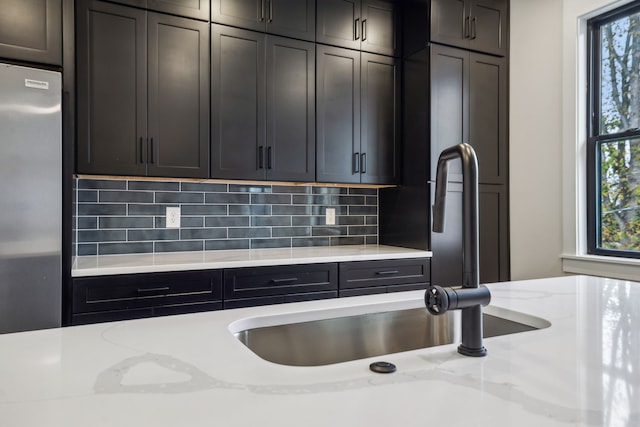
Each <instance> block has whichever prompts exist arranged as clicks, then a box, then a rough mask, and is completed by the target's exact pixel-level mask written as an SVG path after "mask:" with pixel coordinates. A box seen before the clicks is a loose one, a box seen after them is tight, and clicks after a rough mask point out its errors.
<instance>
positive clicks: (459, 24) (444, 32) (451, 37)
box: [431, 0, 471, 48]
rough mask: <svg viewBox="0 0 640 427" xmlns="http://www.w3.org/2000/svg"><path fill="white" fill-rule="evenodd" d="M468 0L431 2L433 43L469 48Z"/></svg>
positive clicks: (433, 0) (432, 0) (437, 0)
mask: <svg viewBox="0 0 640 427" xmlns="http://www.w3.org/2000/svg"><path fill="white" fill-rule="evenodd" d="M467 1H468V0H431V41H434V42H438V43H443V44H448V45H451V46H458V47H464V48H466V47H468V46H469V39H468V38H467V32H468V28H469V25H470V19H471V18H470V17H469V16H468V12H467V8H468V7H467V5H466V3H467Z"/></svg>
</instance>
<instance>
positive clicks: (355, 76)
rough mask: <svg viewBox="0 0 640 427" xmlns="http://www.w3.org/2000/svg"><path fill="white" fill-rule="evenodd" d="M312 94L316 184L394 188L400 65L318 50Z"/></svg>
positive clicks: (327, 48)
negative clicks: (315, 106)
mask: <svg viewBox="0 0 640 427" xmlns="http://www.w3.org/2000/svg"><path fill="white" fill-rule="evenodd" d="M316 90H317V108H318V111H317V116H316V120H317V129H318V130H317V142H316V144H317V149H316V152H317V154H316V156H317V173H316V180H317V181H318V182H342V183H368V184H392V183H395V182H397V178H398V170H399V165H398V161H399V144H400V122H399V117H400V105H399V102H400V65H399V61H398V60H396V59H395V58H393V57H387V56H382V55H373V54H369V53H365V52H363V53H360V52H357V51H353V50H349V49H342V48H337V47H331V46H321V45H318V46H317V83H316Z"/></svg>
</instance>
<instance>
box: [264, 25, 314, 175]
mask: <svg viewBox="0 0 640 427" xmlns="http://www.w3.org/2000/svg"><path fill="white" fill-rule="evenodd" d="M266 74H267V98H266V99H267V144H266V145H267V152H266V165H265V167H266V169H267V178H268V179H270V180H279V181H307V182H308V181H314V180H315V148H316V144H315V142H316V141H315V45H314V44H313V43H309V42H303V41H299V40H292V39H287V38H283V37H275V36H267V73H266Z"/></svg>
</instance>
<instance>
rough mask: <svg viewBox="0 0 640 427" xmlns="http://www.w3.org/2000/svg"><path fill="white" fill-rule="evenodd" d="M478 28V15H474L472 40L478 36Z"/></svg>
mask: <svg viewBox="0 0 640 427" xmlns="http://www.w3.org/2000/svg"><path fill="white" fill-rule="evenodd" d="M477 30H478V17H477V16H474V17H473V18H471V40H475V39H476V37H477V35H478V34H477Z"/></svg>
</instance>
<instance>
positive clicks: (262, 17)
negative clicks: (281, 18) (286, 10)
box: [258, 0, 264, 22]
mask: <svg viewBox="0 0 640 427" xmlns="http://www.w3.org/2000/svg"><path fill="white" fill-rule="evenodd" d="M258 20H259V21H260V22H262V21H264V0H260V16H258Z"/></svg>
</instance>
